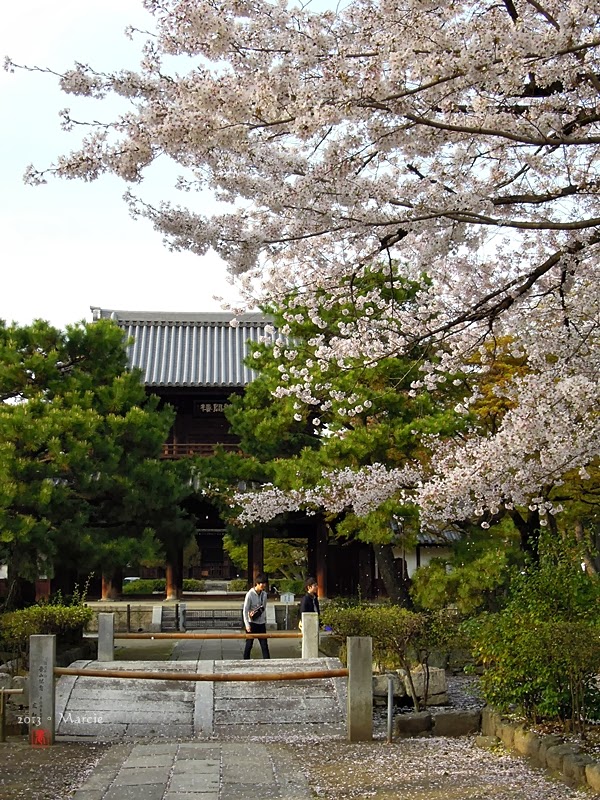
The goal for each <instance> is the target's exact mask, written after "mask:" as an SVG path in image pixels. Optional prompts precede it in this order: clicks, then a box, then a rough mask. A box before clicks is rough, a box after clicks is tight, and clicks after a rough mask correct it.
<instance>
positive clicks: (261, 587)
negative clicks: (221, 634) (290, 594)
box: [242, 575, 271, 658]
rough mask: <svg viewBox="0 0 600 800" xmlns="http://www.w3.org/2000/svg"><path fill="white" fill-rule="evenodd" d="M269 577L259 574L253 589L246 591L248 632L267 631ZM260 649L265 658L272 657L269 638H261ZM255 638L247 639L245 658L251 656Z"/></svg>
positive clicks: (245, 611)
mask: <svg viewBox="0 0 600 800" xmlns="http://www.w3.org/2000/svg"><path fill="white" fill-rule="evenodd" d="M266 589H267V578H266V576H265V575H257V576H256V581H255V583H254V586H253V587H252V589H249V591H247V592H246V597H245V598H244V608H243V611H242V615H243V617H244V627H245V628H246V633H266V632H267V591H266ZM258 642H259V644H260V649H261V652H262V657H263V658H271V654H270V653H269V642H268V640H267V639H259V640H258ZM253 645H254V639H246V646H245V647H244V658H250V653H251V652H252V647H253Z"/></svg>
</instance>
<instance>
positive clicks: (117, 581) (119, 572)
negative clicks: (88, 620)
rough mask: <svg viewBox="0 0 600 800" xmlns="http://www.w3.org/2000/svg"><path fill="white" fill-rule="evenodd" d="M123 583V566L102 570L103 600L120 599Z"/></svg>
mask: <svg viewBox="0 0 600 800" xmlns="http://www.w3.org/2000/svg"><path fill="white" fill-rule="evenodd" d="M122 584H123V568H122V567H113V568H112V569H108V570H106V571H103V572H102V598H101V599H102V600H119V599H120V597H121V589H122Z"/></svg>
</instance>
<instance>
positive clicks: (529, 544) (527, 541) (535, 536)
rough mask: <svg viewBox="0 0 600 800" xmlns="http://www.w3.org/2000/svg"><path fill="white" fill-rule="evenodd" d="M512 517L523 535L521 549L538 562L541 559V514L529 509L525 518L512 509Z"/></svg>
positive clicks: (521, 535)
mask: <svg viewBox="0 0 600 800" xmlns="http://www.w3.org/2000/svg"><path fill="white" fill-rule="evenodd" d="M510 518H511V519H512V521H513V522H514V524H515V527H516V529H517V530H518V531H519V534H520V537H521V550H522V551H523V552H524V553H527V555H529V556H530V557H531V559H532V560H533V561H534V562H535V563H536V564H537V563H538V562H539V560H540V553H539V544H540V515H539V513H538V512H537V511H529V512H528V514H527V519H524V518H523V517H522V516H521V514H519V512H518V511H516V510H512V511H511V512H510Z"/></svg>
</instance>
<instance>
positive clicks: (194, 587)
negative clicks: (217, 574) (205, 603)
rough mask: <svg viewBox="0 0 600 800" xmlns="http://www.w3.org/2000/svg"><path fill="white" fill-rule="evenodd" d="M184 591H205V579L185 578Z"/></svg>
mask: <svg viewBox="0 0 600 800" xmlns="http://www.w3.org/2000/svg"><path fill="white" fill-rule="evenodd" d="M183 591H184V592H205V591H206V583H205V581H198V580H196V579H195V578H184V581H183Z"/></svg>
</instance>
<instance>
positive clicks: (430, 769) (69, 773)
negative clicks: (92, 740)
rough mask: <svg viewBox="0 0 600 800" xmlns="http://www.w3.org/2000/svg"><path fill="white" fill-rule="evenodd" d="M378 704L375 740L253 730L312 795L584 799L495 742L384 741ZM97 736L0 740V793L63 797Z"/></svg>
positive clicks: (471, 695) (469, 693)
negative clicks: (40, 741) (46, 741)
mask: <svg viewBox="0 0 600 800" xmlns="http://www.w3.org/2000/svg"><path fill="white" fill-rule="evenodd" d="M476 690H477V682H476V680H475V679H472V678H464V677H461V678H460V679H452V680H451V681H449V692H450V696H451V701H452V705H453V706H454V707H459V708H472V707H476V706H477V705H480V704H481V701H480V700H479V699H478V697H477V691H476ZM386 716H387V715H386V710H385V709H384V710H379V711H378V712H377V713H376V714H375V717H374V734H375V741H373V742H372V743H361V744H349V743H348V742H346V741H345V740H344V739H327V740H324V739H320V740H315V739H312V740H310V739H308V738H301V737H290V738H289V739H286V740H285V741H282V740H281V738H273V739H271V740H270V739H269V738H265V737H261V739H260V741H261V742H265V743H267V744H269V745H270V746H272V747H273V751H274V754H275V753H276V752H277V751H278V750H280V749H281V750H282V751H285V752H286V753H293V754H294V756H296V757H297V758H299V759H300V761H301V763H302V764H303V770H304V772H305V774H306V777H307V779H308V782H309V785H310V786H311V789H312V792H313V794H314V797H315V798H317V799H318V800H355V798H374V799H375V800H590V798H591V797H592V795H590V793H589V792H584V791H576V790H574V789H571V788H569V787H567V786H565V785H564V784H563V783H561V782H559V781H553V780H551V779H550V778H549V776H548V775H547V773H545V772H544V771H543V770H538V769H534V768H532V767H531V766H529V765H528V763H527V762H526V761H525V760H524V759H521V758H517V757H514V756H511V755H509V754H508V753H507V752H506V751H505V750H504V749H503V748H501V747H498V748H497V749H495V750H493V751H488V750H482V749H480V748H478V747H477V746H476V744H475V740H474V738H472V737H466V738H461V739H444V738H425V739H404V740H402V741H399V742H394V743H392V744H387V743H386V735H385V734H386ZM108 747H109V745H105V744H96V745H91V744H83V743H79V742H60V743H58V744H57V745H55V746H54V747H51V748H46V749H38V748H32V747H30V746H29V744H28V743H27V741H26V740H25V739H23V738H20V737H13V738H9V741H8V742H6V743H2V744H0V800H67V798H69V797H70V796H71V795H72V793H73V792H74V791H75V790H76V789H77V788H78V787H80V786H81V785H82V784H83V783H85V781H86V779H87V777H88V776H89V774H90V773H91V771H92V770H93V768H94V766H95V765H96V763H97V762H98V760H99V759H100V757H101V756H102V755H103V753H104V752H105V751H106V750H107V748H108Z"/></svg>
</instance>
